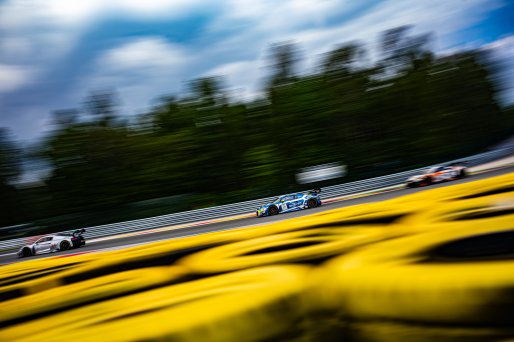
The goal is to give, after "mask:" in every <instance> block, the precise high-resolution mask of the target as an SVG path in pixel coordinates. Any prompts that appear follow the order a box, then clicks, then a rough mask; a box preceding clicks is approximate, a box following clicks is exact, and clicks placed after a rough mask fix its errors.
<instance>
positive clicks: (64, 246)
mask: <svg viewBox="0 0 514 342" xmlns="http://www.w3.org/2000/svg"><path fill="white" fill-rule="evenodd" d="M70 247H71V245H70V243H69V242H68V241H63V242H61V244H60V245H59V249H60V250H61V251H66V250H68V249H70Z"/></svg>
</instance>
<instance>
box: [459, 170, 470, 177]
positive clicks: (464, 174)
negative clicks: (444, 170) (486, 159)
mask: <svg viewBox="0 0 514 342" xmlns="http://www.w3.org/2000/svg"><path fill="white" fill-rule="evenodd" d="M467 175H468V174H467V172H466V170H464V169H462V170H460V172H459V176H458V178H466V176H467Z"/></svg>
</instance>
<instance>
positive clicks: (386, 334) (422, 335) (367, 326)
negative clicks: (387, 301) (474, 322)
mask: <svg viewBox="0 0 514 342" xmlns="http://www.w3.org/2000/svg"><path fill="white" fill-rule="evenodd" d="M345 336H346V337H347V338H348V340H350V341H360V342H404V341H416V342H433V341H437V342H461V341H466V342H490V341H500V340H503V339H505V338H508V337H512V336H514V329H512V328H491V327H485V328H484V327H469V326H440V327H437V326H419V325H413V324H406V323H392V322H361V323H349V324H347V325H346V330H345Z"/></svg>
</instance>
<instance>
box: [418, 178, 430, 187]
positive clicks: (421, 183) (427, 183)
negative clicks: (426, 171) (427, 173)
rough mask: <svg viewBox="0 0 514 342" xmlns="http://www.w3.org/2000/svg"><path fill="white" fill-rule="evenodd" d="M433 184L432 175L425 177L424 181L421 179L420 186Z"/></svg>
mask: <svg viewBox="0 0 514 342" xmlns="http://www.w3.org/2000/svg"><path fill="white" fill-rule="evenodd" d="M430 184H432V178H430V177H427V178H425V179H423V181H421V182H420V183H419V184H418V186H427V185H430Z"/></svg>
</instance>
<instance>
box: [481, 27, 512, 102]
mask: <svg viewBox="0 0 514 342" xmlns="http://www.w3.org/2000/svg"><path fill="white" fill-rule="evenodd" d="M483 50H485V51H489V52H491V56H492V58H494V61H495V62H496V63H498V67H499V69H500V70H501V73H500V74H499V75H498V78H499V79H498V80H497V81H499V82H500V87H501V88H502V89H501V90H502V91H501V101H502V102H504V103H509V104H512V103H514V35H510V36H507V37H503V38H501V39H498V40H496V41H494V42H492V43H490V44H487V45H485V46H484V47H483Z"/></svg>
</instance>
